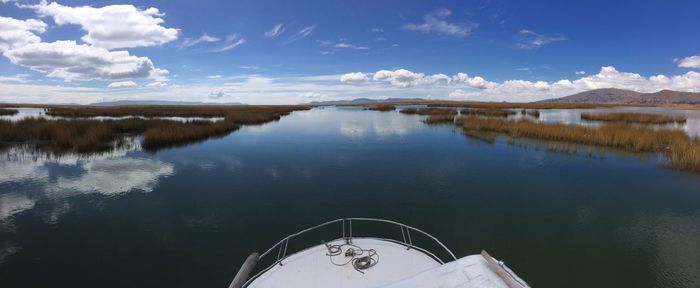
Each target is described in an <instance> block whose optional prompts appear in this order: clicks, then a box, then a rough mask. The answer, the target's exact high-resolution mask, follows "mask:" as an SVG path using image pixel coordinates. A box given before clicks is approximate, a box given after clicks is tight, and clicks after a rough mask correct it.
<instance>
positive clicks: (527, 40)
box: [515, 29, 566, 49]
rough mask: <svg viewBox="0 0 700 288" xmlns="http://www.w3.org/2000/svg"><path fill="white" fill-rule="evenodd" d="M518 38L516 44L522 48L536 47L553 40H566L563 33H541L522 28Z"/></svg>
mask: <svg viewBox="0 0 700 288" xmlns="http://www.w3.org/2000/svg"><path fill="white" fill-rule="evenodd" d="M516 38H517V41H518V42H517V43H516V44H515V45H516V46H517V47H518V48H520V49H536V48H540V47H542V46H544V45H547V44H549V43H552V42H557V41H564V40H566V37H564V35H561V34H539V33H537V32H535V31H532V30H528V29H523V30H520V32H518V36H517V37H516Z"/></svg>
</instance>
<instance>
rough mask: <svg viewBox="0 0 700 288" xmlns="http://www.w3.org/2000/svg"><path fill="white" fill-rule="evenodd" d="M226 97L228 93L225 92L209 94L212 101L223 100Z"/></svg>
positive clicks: (217, 91)
mask: <svg viewBox="0 0 700 288" xmlns="http://www.w3.org/2000/svg"><path fill="white" fill-rule="evenodd" d="M224 96H226V93H225V92H224V91H223V90H216V91H211V92H209V94H208V97H209V98H210V99H221V98H224Z"/></svg>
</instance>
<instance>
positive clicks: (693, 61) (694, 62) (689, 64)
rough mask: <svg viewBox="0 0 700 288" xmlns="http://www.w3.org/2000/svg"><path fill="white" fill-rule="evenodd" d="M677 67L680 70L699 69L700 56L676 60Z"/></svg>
mask: <svg viewBox="0 0 700 288" xmlns="http://www.w3.org/2000/svg"><path fill="white" fill-rule="evenodd" d="M678 67H682V68H700V55H695V56H690V57H685V58H683V59H680V60H678Z"/></svg>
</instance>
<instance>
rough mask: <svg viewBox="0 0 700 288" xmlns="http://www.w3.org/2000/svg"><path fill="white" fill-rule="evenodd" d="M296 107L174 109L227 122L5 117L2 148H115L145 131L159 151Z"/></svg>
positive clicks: (145, 143)
mask: <svg viewBox="0 0 700 288" xmlns="http://www.w3.org/2000/svg"><path fill="white" fill-rule="evenodd" d="M299 107H301V108H299ZM121 108H123V107H121ZM170 108H172V107H167V108H163V109H162V110H158V109H161V108H160V107H158V108H155V110H153V111H139V112H138V113H135V114H136V115H138V116H146V115H148V116H154V115H158V116H159V117H160V116H162V117H166V116H173V115H171V114H167V113H164V112H163V111H170V112H173V110H169V109H170ZM190 108H191V107H190ZM204 108H208V107H204ZM297 108H299V109H305V107H303V106H255V107H246V109H231V110H226V111H225V112H226V114H216V113H219V112H220V111H219V110H217V108H215V109H214V110H212V111H206V110H202V108H200V107H196V108H194V110H180V109H181V108H180V107H177V108H175V109H176V110H178V111H174V112H175V114H176V115H177V116H185V115H187V116H199V117H201V116H202V115H205V114H206V115H223V116H224V120H222V121H217V122H211V121H188V122H180V121H172V120H162V119H140V118H128V119H122V120H105V121H100V120H90V119H71V120H46V119H41V118H28V119H23V120H20V121H16V122H11V121H0V146H11V145H17V144H29V145H32V146H34V147H36V148H38V149H41V150H45V151H49V152H52V153H57V154H60V153H66V152H81V153H82V152H98V151H105V150H109V149H113V148H114V145H115V143H118V142H119V140H121V139H123V137H124V136H129V135H138V134H143V136H144V137H143V140H142V147H143V148H144V149H145V150H147V151H157V150H158V149H161V148H166V147H173V146H180V145H186V144H189V143H193V142H198V141H202V140H204V139H207V138H210V137H220V136H224V135H227V134H228V133H231V132H233V131H235V130H237V129H238V128H239V127H240V126H241V125H256V124H263V123H267V122H270V121H276V120H279V119H280V117H282V116H284V115H287V114H289V113H290V112H291V111H293V110H295V109H297ZM68 109H71V110H70V111H68V110H65V111H63V112H61V113H62V114H63V115H73V116H68V117H86V115H92V116H107V115H104V114H102V113H110V115H109V116H125V115H126V114H130V113H133V112H135V111H138V110H132V109H131V108H125V109H120V108H116V109H115V108H112V107H110V109H113V110H102V109H97V110H95V109H92V108H88V109H87V110H86V111H80V110H74V109H75V108H74V107H70V108H68ZM227 109H228V108H227ZM106 111H109V112H106ZM115 111H118V112H115ZM192 111H195V113H192ZM66 113H68V114H66ZM120 113H121V114H120ZM144 114H146V115H144Z"/></svg>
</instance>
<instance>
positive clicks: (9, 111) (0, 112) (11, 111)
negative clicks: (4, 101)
mask: <svg viewBox="0 0 700 288" xmlns="http://www.w3.org/2000/svg"><path fill="white" fill-rule="evenodd" d="M15 114H17V109H7V108H0V116H3V115H15Z"/></svg>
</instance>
